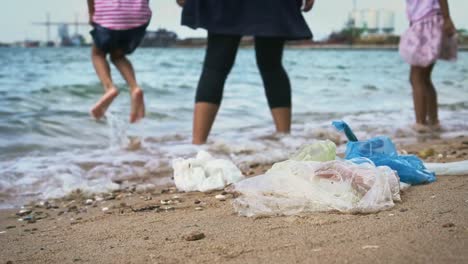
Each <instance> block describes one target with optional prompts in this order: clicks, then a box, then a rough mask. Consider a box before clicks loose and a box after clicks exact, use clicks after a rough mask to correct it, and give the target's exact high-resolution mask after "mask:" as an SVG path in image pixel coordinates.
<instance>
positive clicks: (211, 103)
mask: <svg viewBox="0 0 468 264" xmlns="http://www.w3.org/2000/svg"><path fill="white" fill-rule="evenodd" d="M240 39H241V36H233V35H219V34H212V33H208V44H207V48H206V55H205V62H204V63H203V72H202V74H201V77H200V81H199V82H198V88H197V94H196V98H195V110H194V114H193V136H192V143H193V144H197V145H198V144H204V143H206V140H207V138H208V135H209V134H210V130H211V127H212V126H213V122H214V120H215V118H216V114H217V112H218V109H219V105H220V104H221V99H222V97H223V89H224V83H225V82H226V78H227V76H228V74H229V72H230V71H231V68H232V66H233V65H234V61H235V59H236V53H237V49H238V47H239V42H240Z"/></svg>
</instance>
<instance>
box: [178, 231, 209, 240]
mask: <svg viewBox="0 0 468 264" xmlns="http://www.w3.org/2000/svg"><path fill="white" fill-rule="evenodd" d="M203 238H205V234H204V233H202V232H198V231H194V232H191V233H189V234H186V235H184V236H183V239H185V240H186V241H196V240H200V239H203Z"/></svg>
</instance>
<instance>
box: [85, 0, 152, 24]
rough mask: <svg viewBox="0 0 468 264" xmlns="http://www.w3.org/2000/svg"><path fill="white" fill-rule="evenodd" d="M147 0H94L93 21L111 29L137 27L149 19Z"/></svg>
mask: <svg viewBox="0 0 468 264" xmlns="http://www.w3.org/2000/svg"><path fill="white" fill-rule="evenodd" d="M151 14H152V13H151V9H150V7H149V0H94V16H93V22H94V23H96V24H98V25H100V26H102V27H105V28H108V29H113V30H126V29H132V28H137V27H139V26H142V25H144V24H146V23H148V22H149V20H150V19H151Z"/></svg>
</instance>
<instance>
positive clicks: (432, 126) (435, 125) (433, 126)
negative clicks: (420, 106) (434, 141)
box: [429, 122, 443, 132]
mask: <svg viewBox="0 0 468 264" xmlns="http://www.w3.org/2000/svg"><path fill="white" fill-rule="evenodd" d="M429 128H430V129H431V131H433V132H442V130H443V128H442V126H441V125H440V123H439V122H434V123H433V124H430V125H429Z"/></svg>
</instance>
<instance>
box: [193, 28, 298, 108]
mask: <svg viewBox="0 0 468 264" xmlns="http://www.w3.org/2000/svg"><path fill="white" fill-rule="evenodd" d="M240 40H241V36H235V35H219V34H212V33H209V34H208V47H207V49H206V56H205V63H204V65H203V73H202V75H201V77H200V81H199V83H198V88H197V95H196V99H195V100H196V102H208V103H213V104H217V105H219V104H221V99H222V97H223V89H224V83H225V81H226V78H227V76H228V74H229V72H230V71H231V68H232V66H233V65H234V61H235V59H236V53H237V49H238V47H239V43H240ZM284 42H285V40H284V39H282V38H269V37H255V53H256V58H257V65H258V69H259V70H260V74H261V75H262V79H263V84H264V86H265V93H266V96H267V99H268V105H269V106H270V108H277V107H291V84H290V82H289V78H288V75H287V73H286V71H285V70H284V68H283V65H282V57H283V49H284Z"/></svg>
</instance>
